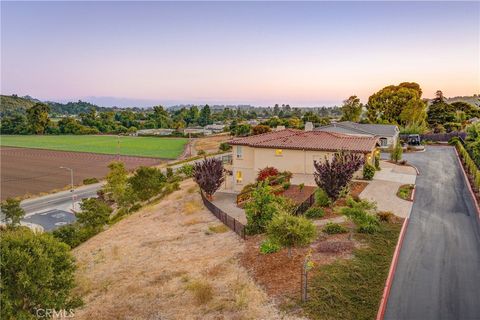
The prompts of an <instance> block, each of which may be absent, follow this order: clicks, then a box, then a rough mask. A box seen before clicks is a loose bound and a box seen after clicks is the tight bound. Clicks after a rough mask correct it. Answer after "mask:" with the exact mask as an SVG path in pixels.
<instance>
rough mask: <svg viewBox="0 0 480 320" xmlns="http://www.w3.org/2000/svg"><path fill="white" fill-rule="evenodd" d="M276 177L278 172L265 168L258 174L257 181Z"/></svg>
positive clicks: (274, 169)
mask: <svg viewBox="0 0 480 320" xmlns="http://www.w3.org/2000/svg"><path fill="white" fill-rule="evenodd" d="M277 175H278V170H277V169H276V168H274V167H265V168H263V169H262V170H260V172H259V173H258V176H257V181H264V180H266V179H267V178H269V177H274V176H277Z"/></svg>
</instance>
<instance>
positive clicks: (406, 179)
mask: <svg viewBox="0 0 480 320" xmlns="http://www.w3.org/2000/svg"><path fill="white" fill-rule="evenodd" d="M380 167H381V169H382V170H380V171H377V172H376V173H375V177H374V178H373V180H372V181H371V182H370V183H369V184H368V186H367V187H366V188H365V189H364V190H363V191H362V193H360V198H362V199H367V200H369V201H375V202H376V203H377V208H378V210H380V211H391V212H393V213H394V214H395V215H396V216H399V217H403V218H404V217H408V216H409V215H410V211H411V210H412V205H413V203H412V202H411V201H406V200H402V199H400V198H399V197H397V191H398V188H399V187H400V186H401V185H404V184H415V180H416V178H417V171H416V170H415V168H413V167H410V166H400V165H395V164H393V163H390V162H386V161H381V162H380Z"/></svg>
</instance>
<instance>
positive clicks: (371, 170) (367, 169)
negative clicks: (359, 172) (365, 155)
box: [363, 163, 375, 180]
mask: <svg viewBox="0 0 480 320" xmlns="http://www.w3.org/2000/svg"><path fill="white" fill-rule="evenodd" d="M374 175H375V167H374V166H372V165H370V164H368V163H366V164H365V165H364V166H363V179H365V180H372V179H373V176H374Z"/></svg>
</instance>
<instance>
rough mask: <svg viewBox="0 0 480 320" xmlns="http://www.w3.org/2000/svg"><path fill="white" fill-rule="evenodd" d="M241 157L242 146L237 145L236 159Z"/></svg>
mask: <svg viewBox="0 0 480 320" xmlns="http://www.w3.org/2000/svg"><path fill="white" fill-rule="evenodd" d="M242 158H243V148H242V146H237V159H242Z"/></svg>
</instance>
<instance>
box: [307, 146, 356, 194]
mask: <svg viewBox="0 0 480 320" xmlns="http://www.w3.org/2000/svg"><path fill="white" fill-rule="evenodd" d="M363 163H364V159H363V155H360V154H354V153H345V152H337V153H335V155H334V156H333V159H332V160H331V161H330V160H328V159H326V158H325V161H324V162H317V161H314V162H313V166H314V167H315V172H314V173H313V175H314V177H315V182H316V183H317V185H318V186H319V187H320V188H322V189H323V190H325V192H326V193H327V195H328V197H329V198H330V199H331V200H332V201H335V200H337V199H338V197H339V195H340V192H341V191H342V189H343V188H345V187H346V186H347V185H348V183H349V182H350V181H351V180H352V178H353V174H354V173H355V172H356V171H357V170H358V169H360V167H361V166H362V164H363Z"/></svg>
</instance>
